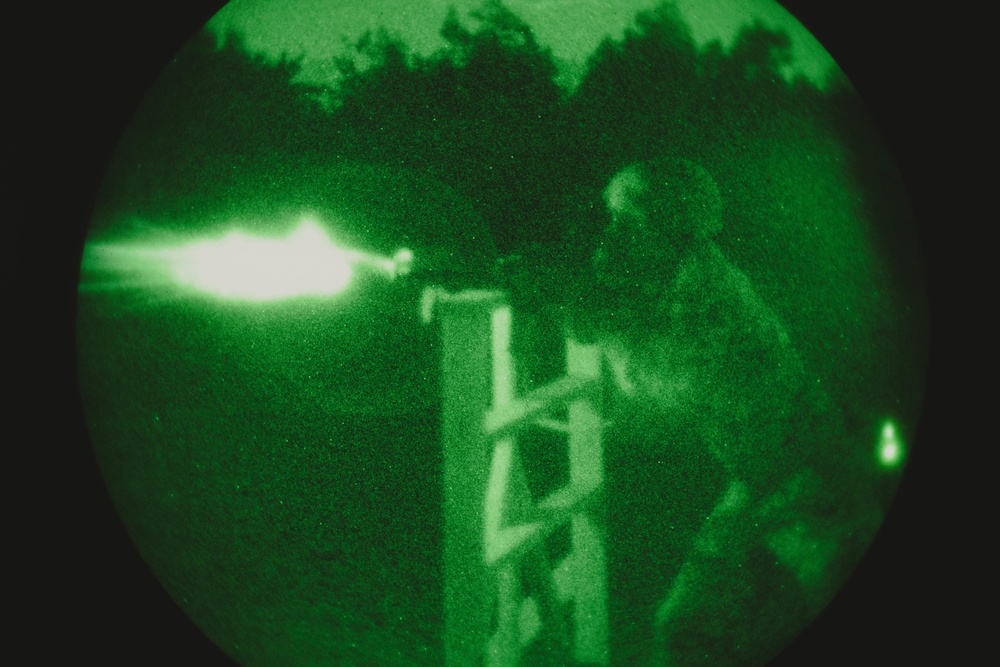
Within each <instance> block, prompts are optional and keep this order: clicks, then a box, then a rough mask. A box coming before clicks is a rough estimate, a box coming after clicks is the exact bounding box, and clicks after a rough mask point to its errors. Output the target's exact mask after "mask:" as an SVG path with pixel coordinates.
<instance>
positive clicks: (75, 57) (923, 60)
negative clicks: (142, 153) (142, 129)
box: [8, 0, 968, 665]
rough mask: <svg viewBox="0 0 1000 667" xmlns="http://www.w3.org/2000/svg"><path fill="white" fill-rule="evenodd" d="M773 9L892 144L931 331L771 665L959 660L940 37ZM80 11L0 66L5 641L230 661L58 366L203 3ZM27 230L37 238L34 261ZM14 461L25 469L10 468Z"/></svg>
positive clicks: (848, 8) (932, 29)
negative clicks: (877, 461) (852, 553)
mask: <svg viewBox="0 0 1000 667" xmlns="http://www.w3.org/2000/svg"><path fill="white" fill-rule="evenodd" d="M783 4H784V5H785V6H786V7H788V8H789V9H790V10H791V11H792V12H793V14H795V15H796V16H797V17H798V18H799V19H800V20H801V21H802V22H803V23H804V24H805V25H806V26H807V27H808V28H809V29H810V30H811V31H812V32H813V34H814V35H816V37H817V38H818V39H819V40H820V42H821V43H823V45H824V46H825V47H826V48H827V49H828V50H829V51H830V52H831V53H832V54H833V56H834V58H835V59H836V60H837V62H838V63H839V64H840V65H841V67H842V68H843V69H844V70H845V71H846V72H847V74H848V76H849V77H850V79H851V80H852V82H853V83H854V85H855V86H856V87H857V88H858V90H859V91H860V93H861V95H862V97H863V99H865V101H866V103H867V104H868V106H869V108H870V110H871V112H872V114H873V115H874V117H875V119H876V121H877V123H878V124H879V126H880V127H881V129H882V132H883V134H884V136H885V139H886V141H887V143H888V145H889V146H890V148H891V150H892V151H893V153H894V155H895V156H896V159H897V163H898V165H899V167H900V171H901V173H902V175H903V178H904V182H905V183H906V187H907V189H908V192H909V195H910V198H911V203H912V205H913V208H914V210H915V212H916V216H917V224H918V231H919V233H920V236H921V240H922V243H923V246H924V249H925V257H926V261H927V281H928V288H929V293H930V305H931V316H932V325H933V326H932V347H931V350H932V356H931V372H930V377H929V384H928V392H927V401H926V406H925V411H924V415H923V419H922V425H921V433H920V434H919V437H918V439H917V442H916V443H915V447H914V455H913V458H912V459H911V462H910V469H909V470H908V473H907V475H906V477H905V480H904V484H903V486H902V488H901V490H900V493H899V495H898V497H897V500H896V503H895V504H894V506H893V510H892V513H891V514H890V516H889V518H888V520H887V521H886V524H885V525H884V528H883V530H882V532H881V534H880V536H879V537H878V539H877V540H876V542H875V544H874V545H873V547H872V549H871V551H870V553H869V555H868V557H867V559H866V560H865V562H864V563H863V565H862V566H861V567H860V568H859V570H858V572H857V573H856V576H855V578H854V579H853V580H852V581H851V582H850V583H849V584H848V586H847V587H846V588H845V589H844V590H843V592H842V593H841V595H840V596H838V598H837V599H836V600H835V601H834V602H833V603H832V604H831V606H830V607H829V608H828V610H827V612H826V613H825V614H824V615H823V617H822V618H821V619H820V621H819V622H818V623H817V624H815V625H814V626H812V627H811V628H809V629H808V630H807V631H806V632H805V633H803V635H801V636H800V637H799V639H798V640H797V641H796V642H794V643H793V644H792V645H791V646H790V647H789V648H788V649H787V650H786V651H785V653H784V654H783V655H782V656H781V657H780V658H779V659H778V660H777V662H776V663H775V664H779V665H812V664H879V663H884V664H924V663H927V664H962V663H964V662H965V661H964V660H963V659H961V658H959V657H958V656H959V654H960V653H961V652H962V650H963V647H967V646H968V643H967V642H968V640H966V639H958V638H959V637H960V636H961V635H958V634H953V632H952V631H953V630H954V625H953V624H954V623H955V619H956V610H957V612H959V613H960V612H961V610H962V604H961V601H960V600H959V598H957V597H955V596H953V595H952V594H951V593H949V590H951V588H952V586H951V583H950V580H947V581H946V574H947V575H949V576H950V573H949V570H952V569H953V568H954V567H955V566H956V564H957V561H956V558H955V556H954V555H953V554H952V553H951V552H952V551H953V550H954V549H953V540H954V538H955V537H957V535H955V534H953V533H952V532H949V531H955V532H957V530H958V528H957V527H956V528H947V527H945V526H946V525H947V522H948V521H950V520H951V519H950V517H949V516H948V510H947V509H944V507H945V505H943V504H942V503H946V502H947V500H946V499H947V498H948V497H955V494H957V493H958V488H957V484H956V482H954V481H951V480H952V479H954V477H955V476H954V475H952V474H951V473H952V471H956V472H957V471H958V469H957V468H956V464H955V462H954V461H951V462H949V461H948V459H947V458H946V457H944V456H942V455H941V452H942V442H943V434H944V432H945V420H946V419H947V418H948V417H949V416H950V414H951V413H950V403H951V396H950V391H949V389H948V387H949V386H950V383H951V380H952V379H953V378H952V377H951V376H950V375H949V369H948V368H946V367H945V366H944V363H943V362H942V356H943V355H942V354H941V351H942V350H943V349H944V348H945V346H947V345H948V343H949V342H950V340H949V338H950V335H951V332H950V331H949V330H948V329H947V327H946V325H945V324H944V323H943V321H947V318H945V316H944V314H943V311H944V310H945V308H946V307H947V299H946V298H945V297H944V295H945V294H946V289H945V287H944V283H945V282H946V280H947V276H948V274H949V272H950V268H951V261H950V259H949V257H948V252H947V243H946V240H945V239H941V238H934V239H931V237H930V231H931V229H932V226H933V223H934V221H937V220H941V219H945V218H946V216H945V215H944V213H945V212H951V211H952V208H951V207H952V206H953V202H951V201H947V202H946V201H944V197H945V194H944V192H946V191H947V185H946V183H947V176H946V174H945V173H944V172H943V169H944V168H946V164H945V163H943V162H942V156H943V154H944V153H945V152H946V151H947V147H946V146H945V144H944V140H943V132H942V128H941V126H942V123H947V120H946V119H945V117H944V116H942V115H941V114H942V109H943V107H944V105H945V102H943V101H942V99H941V98H942V97H945V88H944V86H945V84H944V79H942V80H940V81H938V80H936V79H934V77H933V76H932V73H934V72H940V71H947V69H946V66H947V64H948V63H947V61H943V60H942V58H944V57H947V53H946V52H947V51H948V50H949V49H951V48H952V46H953V44H952V41H953V40H954V39H955V38H954V37H949V36H947V35H944V34H943V32H944V26H942V25H941V24H940V23H939V22H938V21H939V17H935V16H934V15H932V14H930V13H929V12H918V11H916V10H915V9H911V10H909V13H903V12H901V11H900V10H898V9H896V6H897V4H898V3H893V2H890V1H887V0H868V1H867V2H865V1H863V0H839V1H838V2H836V3H833V2H816V1H815V0H794V1H791V0H789V1H786V2H783ZM87 5H90V6H87V7H85V8H80V9H73V10H68V11H67V10H60V13H61V16H62V17H63V18H61V19H60V21H59V22H58V23H59V26H58V27H56V28H49V29H43V28H39V29H38V39H37V40H36V41H34V42H33V43H34V44H35V46H34V48H32V45H31V43H28V42H27V41H25V43H24V45H23V46H22V47H21V48H20V50H19V51H20V53H21V54H23V60H22V63H21V64H20V65H18V66H16V67H15V68H14V69H15V70H16V71H15V81H16V82H17V85H19V86H21V89H22V90H24V92H25V94H24V96H23V99H24V102H25V103H24V105H23V107H22V108H21V109H19V111H24V112H25V114H24V118H22V119H19V120H18V121H17V122H18V124H19V127H17V129H18V130H20V132H15V134H19V135H20V136H16V137H15V138H14V139H15V140H14V144H15V152H14V154H13V159H14V160H16V161H17V166H18V167H19V168H18V169H17V170H16V172H17V173H16V174H15V179H14V181H13V183H14V186H15V187H14V188H13V190H14V192H13V194H14V197H13V199H12V201H13V207H14V208H13V210H14V216H13V218H12V221H13V224H12V227H13V228H14V229H13V235H14V242H15V243H14V247H15V248H16V249H17V251H16V252H13V253H11V255H13V257H12V258H13V260H14V266H15V267H18V265H19V264H20V265H21V266H20V269H19V272H20V275H22V276H24V275H27V276H30V277H32V278H33V279H35V280H37V284H38V285H39V286H40V289H41V290H42V291H41V292H40V294H39V295H37V296H38V297H39V298H35V297H36V295H35V294H34V292H33V290H29V292H28V297H29V298H28V299H25V303H24V309H23V311H22V316H21V317H20V318H15V320H16V321H17V322H18V323H19V324H21V325H23V326H20V331H21V333H22V334H23V335H24V336H25V338H26V340H25V341H24V343H25V347H24V349H25V350H26V351H27V352H26V354H25V357H24V358H23V359H20V360H19V361H18V363H15V364H14V367H15V368H18V367H20V366H21V365H22V363H21V362H24V361H25V359H40V360H41V361H40V362H39V363H40V364H41V366H37V365H34V362H31V363H32V364H33V365H32V366H31V368H32V369H34V370H32V371H31V372H30V373H29V374H26V375H27V376H28V377H25V378H20V377H19V374H16V375H15V377H14V380H13V382H14V384H15V387H16V391H18V393H19V394H20V395H21V397H22V400H24V407H23V409H17V408H15V413H14V414H13V417H14V423H15V424H17V423H21V422H22V421H25V422H26V427H25V428H23V429H21V428H18V427H15V429H16V430H15V432H23V433H24V434H25V437H26V438H27V440H28V442H26V443H25V444H24V445H23V448H22V449H23V451H19V452H18V453H17V454H16V455H15V461H16V464H15V466H14V467H13V468H12V469H11V472H9V473H8V474H9V475H11V476H12V477H14V479H13V488H15V489H18V488H23V489H24V491H26V492H24V491H23V492H22V493H20V494H19V498H20V499H21V502H20V503H19V504H17V505H15V507H18V508H22V509H23V511H19V512H17V513H18V514H20V515H22V516H21V518H22V519H23V520H24V525H23V526H21V525H19V524H17V525H16V528H15V529H20V531H19V532H20V535H21V536H22V538H23V539H22V540H19V541H17V544H18V545H19V553H20V554H21V555H23V556H24V557H25V563H24V568H23V572H24V573H25V575H24V582H23V583H25V584H27V586H26V590H27V593H28V594H27V595H26V596H25V602H24V613H23V615H22V616H21V624H22V625H23V627H24V633H14V636H13V637H12V639H13V642H14V644H15V645H16V644H19V643H21V642H22V641H26V642H30V643H29V644H28V647H29V650H31V652H32V654H34V655H37V656H38V657H39V658H44V657H47V656H65V657H70V656H71V657H72V658H73V659H74V662H76V661H79V662H83V661H85V660H88V659H92V660H95V661H97V662H99V663H101V664H104V665H133V664H148V665H159V664H164V665H173V664H189V665H225V664H233V663H232V661H231V660H229V659H228V658H227V657H226V656H225V655H224V654H222V652H221V651H220V650H219V649H218V648H216V647H215V646H214V645H213V644H212V643H211V642H210V641H209V640H207V638H205V637H204V636H203V635H202V634H201V632H200V631H199V630H198V629H197V628H196V627H195V626H194V625H193V623H191V621H190V620H189V619H187V617H186V616H184V615H183V613H181V611H180V609H179V608H178V607H177V606H176V605H174V603H173V602H172V601H171V600H170V598H169V597H168V596H167V595H166V593H165V592H164V591H163V589H162V588H161V587H160V586H159V584H158V582H157V581H156V580H155V578H153V577H152V575H151V574H150V573H149V571H148V570H147V569H146V567H145V565H144V564H143V562H142V560H141V559H140V558H139V556H138V554H137V552H136V551H135V549H134V547H133V546H132V544H131V541H130V540H129V538H128V536H127V535H126V534H125V532H124V530H123V528H122V526H121V524H120V522H119V521H118V518H117V515H116V513H115V512H114V509H113V507H112V505H111V503H110V500H109V499H108V497H107V495H106V493H105V491H104V487H103V484H102V481H101V479H100V475H99V473H98V470H97V467H96V463H95V462H94V461H93V458H92V456H91V454H90V450H89V444H88V440H87V437H86V433H85V431H84V430H83V419H82V412H81V410H80V407H79V403H78V399H77V396H76V387H75V377H74V373H73V371H72V369H73V368H74V365H73V356H72V354H73V352H72V342H73V341H72V313H73V301H74V293H75V278H76V267H77V266H78V260H79V252H80V248H81V245H82V239H83V234H84V233H85V228H86V220H87V217H88V215H89V210H90V208H91V205H92V203H93V198H94V195H95V193H96V189H97V186H98V183H99V179H100V174H101V173H103V171H104V168H105V167H106V165H107V162H108V160H109V159H110V156H111V154H112V152H113V150H114V146H115V144H116V142H117V138H118V136H119V135H120V133H121V131H122V129H123V126H124V124H125V122H126V121H127V120H128V118H129V117H130V116H131V114H132V112H133V111H134V109H135V107H136V106H137V104H138V103H139V100H140V98H141V96H142V94H143V92H144V91H145V90H146V88H147V87H148V86H149V85H150V83H151V82H152V80H153V78H155V76H156V74H157V73H158V72H159V71H160V70H161V69H162V68H163V67H164V66H165V65H166V64H167V63H168V62H169V60H170V58H171V56H172V55H173V54H174V53H175V52H176V50H177V48H178V47H179V46H180V45H181V44H182V43H183V42H184V41H185V40H186V39H187V38H188V36H190V35H191V34H192V33H193V32H194V31H195V30H196V29H197V28H198V27H199V26H200V25H201V24H202V23H204V21H205V20H206V19H208V18H209V17H210V16H211V15H212V14H213V12H214V10H215V9H217V8H218V6H220V3H218V2H217V1H216V2H195V3H187V4H180V5H178V4H176V3H148V4H147V3H138V4H136V3H133V5H132V6H131V7H130V9H128V10H126V11H122V10H120V9H116V8H111V7H95V6H93V5H92V4H91V3H87ZM38 18H39V21H37V22H35V24H36V25H46V23H45V22H43V21H42V20H41V19H43V18H48V23H47V24H48V25H51V24H52V20H51V18H52V17H41V16H40V17H38ZM29 25H31V23H30V22H25V26H29ZM26 29H27V28H26ZM936 34H940V35H941V38H940V39H939V40H938V42H937V44H938V47H937V48H936V49H935V48H931V47H930V46H929V44H930V42H931V41H932V40H931V38H930V36H933V35H936ZM942 45H943V46H942ZM46 54H48V57H44V56H46ZM51 56H54V57H51ZM46 62H48V64H45V63H46ZM18 75H19V76H23V78H24V81H23V82H20V81H19V80H18V78H17V76H18ZM935 86H936V87H935ZM70 107H73V108H75V109H76V113H75V114H73V115H71V116H70V118H71V120H68V121H67V120H65V117H64V116H63V115H62V114H57V115H56V116H55V117H56V118H59V119H60V120H59V121H58V122H55V121H52V122H48V121H46V118H47V115H48V114H49V113H50V112H51V110H52V109H56V110H65V109H67V108H70ZM32 139H34V141H32ZM38 145H41V148H38ZM19 149H28V150H25V151H24V152H23V154H22V153H21V151H20V150H19ZM952 215H953V214H952ZM10 233H11V232H8V234H10ZM22 234H23V236H22ZM8 238H9V237H8ZM41 242H45V243H46V244H47V245H45V246H44V249H43V250H42V252H40V253H39V254H38V256H37V257H36V256H35V254H34V253H33V251H32V249H34V248H43V246H41V245H40V243H41ZM53 242H54V243H53ZM22 249H24V252H22V251H21V250H22ZM21 284H23V281H22V283H21ZM34 284H36V283H32V285H34ZM53 318H54V319H53ZM11 328H13V327H11ZM39 341H43V345H42V346H41V349H40V350H39V351H37V352H32V350H33V346H32V343H37V342H39ZM52 341H55V343H54V344H53V342H52ZM53 350H54V351H53ZM32 355H33V356H32ZM15 356H18V355H15ZM48 364H51V366H49V365H48ZM38 368H41V372H40V373H39V372H38V371H37V369H38ZM17 405H18V403H17V402H16V403H15V406H17ZM20 454H26V459H27V460H26V461H25V462H24V463H23V464H22V463H21V462H20V460H19V458H17V457H18V456H19V455H20ZM964 465H968V463H967V462H966V463H964ZM22 470H23V471H28V473H26V474H24V475H21V474H20V473H17V474H13V475H12V474H11V473H12V472H14V471H22ZM39 470H40V471H43V473H42V474H41V475H32V474H31V472H37V471H39ZM51 471H55V473H56V474H55V475H54V476H53V475H51V474H49V473H50V472H51ZM36 478H37V479H36ZM942 518H943V519H944V522H942V520H941V519H942ZM43 662H44V661H43Z"/></svg>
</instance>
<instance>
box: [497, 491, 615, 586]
mask: <svg viewBox="0 0 1000 667" xmlns="http://www.w3.org/2000/svg"><path fill="white" fill-rule="evenodd" d="M596 491H597V489H596V488H589V489H587V488H580V487H577V486H574V485H569V486H565V487H563V488H561V489H559V490H557V491H553V492H552V493H550V494H549V495H548V496H546V497H545V498H543V499H542V500H541V501H539V503H538V504H537V505H536V506H535V511H534V514H535V516H534V517H533V519H534V520H532V521H529V522H525V523H522V524H519V525H517V526H508V527H506V528H502V529H501V530H499V531H498V532H497V533H496V534H495V536H494V537H493V538H492V539H490V540H488V542H487V544H486V550H485V551H486V553H485V557H486V564H487V565H488V566H490V567H493V566H497V565H500V564H502V563H504V562H506V561H507V560H509V559H511V558H513V559H518V558H521V557H522V556H523V555H524V553H525V552H527V551H529V550H531V549H532V548H534V547H536V546H538V545H540V544H541V543H542V541H543V540H544V539H545V538H546V537H548V536H549V535H551V534H552V533H553V531H555V530H556V529H557V528H558V527H559V526H561V525H562V524H564V523H566V522H568V521H569V520H570V519H571V518H573V515H575V514H578V513H579V512H582V511H583V510H585V509H586V508H587V504H588V503H589V502H590V501H591V500H593V499H594V498H595V497H596V496H597V493H596Z"/></svg>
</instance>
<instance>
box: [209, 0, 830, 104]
mask: <svg viewBox="0 0 1000 667" xmlns="http://www.w3.org/2000/svg"><path fill="white" fill-rule="evenodd" d="M481 4H482V3H480V2H479V1H478V0H422V1H421V2H410V1H408V0H371V1H370V2H365V3H363V4H357V3H353V2H344V1H340V2H327V1H325V0H292V1H290V2H286V1H284V0H236V1H235V2H231V3H229V4H228V5H226V6H225V7H223V9H222V10H221V11H220V12H219V13H218V14H217V15H216V16H215V17H214V18H213V19H212V20H211V21H210V22H209V26H210V27H211V28H212V29H213V30H215V31H217V32H220V33H223V32H225V31H227V30H234V31H237V32H240V33H241V34H243V35H244V36H245V37H246V40H247V45H248V46H249V47H250V49H251V50H254V51H259V52H261V53H265V54H268V55H270V56H272V57H280V56H281V55H283V54H286V55H288V56H291V57H296V56H299V55H301V56H303V57H304V60H303V72H302V74H301V75H300V78H301V79H302V80H306V81H311V82H328V81H329V74H328V73H329V71H330V69H329V68H328V67H325V66H324V61H325V60H327V59H329V58H330V57H331V56H334V55H338V54H341V53H343V52H344V41H345V40H346V41H347V42H348V43H350V42H353V41H354V40H356V39H357V38H358V37H360V36H361V34H362V33H363V32H364V31H365V30H373V31H374V30H377V29H378V28H379V27H384V28H386V29H387V30H388V31H389V32H390V33H393V34H396V35H399V36H400V37H402V39H403V41H404V42H406V43H407V44H408V45H410V46H411V47H412V48H413V50H414V51H415V52H416V53H419V54H422V55H428V54H429V53H431V52H433V51H435V50H437V49H439V48H441V47H442V46H444V44H445V42H444V40H443V39H442V38H441V37H440V35H439V31H440V28H441V22H442V21H443V20H444V18H445V15H446V14H447V11H448V8H449V7H454V8H455V9H456V10H457V11H459V14H460V17H462V18H463V19H464V20H466V21H468V12H469V11H471V10H474V9H475V8H476V7H478V6H480V5H481ZM505 4H506V6H507V7H509V8H510V9H511V10H513V11H514V12H515V13H517V14H518V15H519V16H521V17H522V18H524V19H525V20H526V21H527V22H528V23H529V24H530V25H531V26H532V28H533V30H534V31H535V35H536V37H537V39H538V40H539V42H540V43H541V44H542V45H543V46H547V47H549V48H551V49H552V54H553V56H554V57H555V58H556V61H557V62H559V63H561V64H562V65H563V69H564V70H566V69H569V70H571V72H570V73H569V76H570V78H571V79H572V75H573V72H576V73H579V71H580V68H581V67H582V66H583V65H584V63H585V62H586V59H587V57H588V56H589V55H590V54H591V53H593V51H594V49H595V48H596V47H597V45H598V44H599V43H600V42H601V40H603V39H604V38H605V37H612V38H615V39H618V38H620V37H621V36H622V33H623V32H624V31H625V29H626V28H627V27H628V26H630V25H632V21H633V19H634V17H635V14H636V12H637V11H641V10H646V9H650V8H653V7H656V6H657V5H658V4H660V3H659V0H618V1H615V2H608V1H607V0H510V1H509V2H506V3H505ZM676 4H677V7H678V8H679V9H680V11H681V14H682V16H683V17H684V18H685V19H686V20H687V21H688V22H689V24H690V25H691V29H692V33H693V35H694V37H695V40H696V41H698V42H699V43H700V44H705V43H707V42H710V41H712V40H721V41H722V42H723V44H725V45H728V44H729V43H731V41H732V38H733V37H734V36H735V35H736V33H737V32H738V31H739V29H740V28H742V27H744V26H747V25H751V24H753V23H754V22H755V21H759V22H760V23H762V24H763V25H766V26H768V27H772V28H778V29H783V30H786V31H787V32H788V33H789V36H790V37H791V39H792V45H793V46H792V49H793V55H794V64H793V65H792V67H791V69H790V70H789V71H788V75H790V76H794V75H797V74H802V75H805V76H806V77H808V78H809V79H810V80H812V81H814V82H815V83H817V84H822V83H823V81H824V80H825V78H826V76H827V75H828V73H829V71H830V69H831V68H835V67H836V65H835V64H834V62H833V60H832V59H831V58H830V56H829V54H827V52H826V51H825V50H824V49H823V47H822V46H821V45H820V44H819V43H818V42H817V41H816V39H815V38H814V37H813V36H812V35H811V34H810V33H809V32H808V31H807V30H805V29H804V28H803V27H802V24H801V23H799V22H798V21H796V20H795V19H793V18H792V17H791V16H790V15H789V13H788V12H787V11H786V10H785V9H783V8H782V7H781V6H779V5H778V4H777V3H775V2H772V1H771V0H718V1H713V2H699V1H698V0H681V1H679V2H677V3H676ZM564 73H565V72H564Z"/></svg>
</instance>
